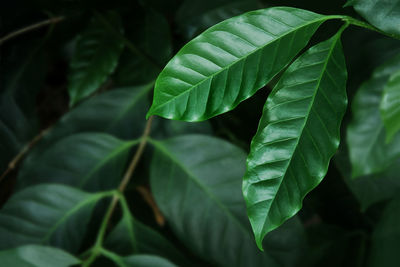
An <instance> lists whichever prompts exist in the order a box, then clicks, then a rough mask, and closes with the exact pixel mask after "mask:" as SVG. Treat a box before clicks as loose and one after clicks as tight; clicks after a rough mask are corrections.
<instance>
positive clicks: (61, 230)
mask: <svg viewBox="0 0 400 267" xmlns="http://www.w3.org/2000/svg"><path fill="white" fill-rule="evenodd" d="M106 195H107V194H105V193H98V194H89V193H85V192H82V191H79V190H77V189H74V188H71V187H67V186H64V185H53V184H45V185H38V186H33V187H29V188H27V189H25V190H23V191H20V192H17V193H16V194H14V195H13V196H12V197H11V198H10V199H9V200H8V202H7V203H6V204H5V205H4V206H3V208H2V209H1V210H0V249H9V248H13V247H17V246H20V245H25V244H42V245H52V246H55V247H59V248H63V249H65V250H67V251H71V252H76V251H77V250H78V249H79V247H80V243H81V240H82V238H83V236H84V234H85V231H86V225H87V224H88V221H89V219H90V216H91V213H92V210H93V208H94V206H95V204H96V202H97V201H98V200H99V199H101V198H103V197H105V196H106ZM108 195H110V194H108Z"/></svg>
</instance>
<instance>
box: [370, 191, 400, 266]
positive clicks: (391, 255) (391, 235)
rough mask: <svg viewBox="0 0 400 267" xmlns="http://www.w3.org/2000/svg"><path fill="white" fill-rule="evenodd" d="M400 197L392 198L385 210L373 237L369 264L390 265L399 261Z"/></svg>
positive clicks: (394, 264)
mask: <svg viewBox="0 0 400 267" xmlns="http://www.w3.org/2000/svg"><path fill="white" fill-rule="evenodd" d="M399 239H400V198H399V197H397V198H396V199H394V200H392V202H390V203H389V204H388V206H387V207H386V208H385V210H384V211H383V215H382V217H381V219H380V221H379V223H378V224H377V225H376V227H375V229H374V232H373V233H372V238H371V248H370V250H369V259H368V263H369V264H368V266H371V267H373V266H376V267H378V266H379V267H389V266H396V265H397V264H398V263H399V250H400V243H399Z"/></svg>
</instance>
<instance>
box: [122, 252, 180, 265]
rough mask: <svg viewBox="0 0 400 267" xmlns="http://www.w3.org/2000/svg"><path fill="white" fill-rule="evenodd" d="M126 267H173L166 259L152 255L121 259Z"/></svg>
mask: <svg viewBox="0 0 400 267" xmlns="http://www.w3.org/2000/svg"><path fill="white" fill-rule="evenodd" d="M122 260H123V263H124V265H125V266H126V267H131V266H132V267H153V266H157V267H175V266H176V265H174V264H172V263H171V262H169V261H168V260H166V259H163V258H161V257H159V256H154V255H132V256H129V257H124V258H122Z"/></svg>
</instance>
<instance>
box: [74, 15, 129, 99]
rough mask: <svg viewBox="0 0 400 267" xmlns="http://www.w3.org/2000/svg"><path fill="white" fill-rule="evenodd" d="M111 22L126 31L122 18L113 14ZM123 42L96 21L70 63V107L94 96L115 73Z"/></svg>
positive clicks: (109, 16) (119, 29)
mask: <svg viewBox="0 0 400 267" xmlns="http://www.w3.org/2000/svg"><path fill="white" fill-rule="evenodd" d="M107 20H108V21H109V23H110V24H112V25H114V26H115V27H116V28H118V31H122V26H121V21H120V18H119V17H118V15H117V14H116V13H109V14H108V16H107ZM122 48H123V42H122V40H121V39H120V38H116V37H115V36H114V35H113V34H112V33H111V32H110V30H108V29H107V28H105V26H104V25H103V23H102V22H101V21H100V20H99V19H98V18H93V19H92V20H91V22H90V24H89V25H88V26H87V28H86V29H85V30H84V31H83V32H82V33H81V35H80V36H79V38H78V40H77V44H76V48H75V53H74V55H73V58H72V60H71V64H70V73H69V86H68V92H69V96H70V106H74V105H75V104H76V103H78V102H80V101H81V100H82V99H84V98H86V97H88V96H89V95H90V94H92V93H94V92H95V91H96V90H97V89H99V87H100V86H101V85H102V84H103V83H104V82H105V81H106V79H107V78H108V76H109V75H110V74H111V73H112V72H113V71H114V69H115V67H116V66H117V63H118V58H119V56H120V54H121V52H122Z"/></svg>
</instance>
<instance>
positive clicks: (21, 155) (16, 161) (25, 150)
mask: <svg viewBox="0 0 400 267" xmlns="http://www.w3.org/2000/svg"><path fill="white" fill-rule="evenodd" d="M50 128H51V127H49V128H47V129H45V130H43V131H41V132H40V133H39V134H38V135H37V136H35V137H34V138H33V139H32V140H31V141H30V142H29V143H28V144H27V145H26V146H24V148H23V149H22V150H21V151H20V152H19V153H18V154H17V155H16V156H15V157H14V158H13V160H12V161H11V162H10V163H9V164H8V168H7V169H6V170H5V171H4V172H3V174H2V175H1V176H0V182H1V181H2V180H3V179H4V178H5V177H6V176H7V175H8V174H9V173H10V172H11V171H13V170H14V169H15V167H16V166H17V165H18V164H19V162H20V161H21V160H22V159H23V158H24V156H25V155H26V153H28V152H29V150H31V148H32V147H33V146H34V145H36V143H37V142H39V141H40V139H42V137H43V136H44V135H45V134H46V133H47V132H48V131H49V130H50Z"/></svg>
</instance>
